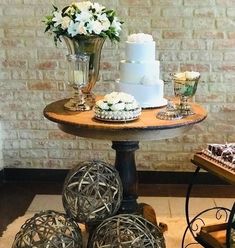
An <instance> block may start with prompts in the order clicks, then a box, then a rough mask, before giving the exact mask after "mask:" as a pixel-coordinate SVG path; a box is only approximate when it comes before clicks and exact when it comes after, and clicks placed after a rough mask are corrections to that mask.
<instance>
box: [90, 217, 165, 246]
mask: <svg viewBox="0 0 235 248" xmlns="http://www.w3.org/2000/svg"><path fill="white" fill-rule="evenodd" d="M88 247H89V248H98V247H99V248H106V247H125V248H129V247H136V248H143V247H144V248H165V247H166V246H165V240H164V237H163V234H162V232H161V230H160V229H159V227H157V226H155V225H153V224H152V223H150V222H149V221H147V220H145V219H144V218H143V217H141V216H139V215H133V214H120V215H116V216H113V217H110V218H108V219H106V220H105V221H103V222H102V223H101V224H100V225H99V226H98V227H97V228H96V229H95V231H94V232H93V234H92V236H91V238H90V240H89V244H88Z"/></svg>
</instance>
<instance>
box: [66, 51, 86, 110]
mask: <svg viewBox="0 0 235 248" xmlns="http://www.w3.org/2000/svg"><path fill="white" fill-rule="evenodd" d="M67 61H68V84H69V86H71V87H72V88H73V92H74V93H73V96H72V97H71V98H70V99H69V101H68V102H66V103H65V105H64V107H65V109H67V110H70V111H86V110H90V109H91V107H90V106H89V105H88V104H87V103H86V101H85V100H84V95H83V92H82V88H83V87H85V86H86V85H87V83H88V81H89V80H88V75H89V55H88V54H85V53H80V54H69V55H67Z"/></svg>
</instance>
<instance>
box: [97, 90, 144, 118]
mask: <svg viewBox="0 0 235 248" xmlns="http://www.w3.org/2000/svg"><path fill="white" fill-rule="evenodd" d="M94 111H95V118H97V119H100V120H107V121H130V120H135V119H137V118H138V117H139V116H140V114H141V107H140V106H139V104H138V102H137V101H136V100H135V98H134V97H133V96H132V95H129V94H127V93H124V92H112V93H110V94H107V95H105V96H104V98H103V99H102V100H99V101H97V102H96V104H95V108H94Z"/></svg>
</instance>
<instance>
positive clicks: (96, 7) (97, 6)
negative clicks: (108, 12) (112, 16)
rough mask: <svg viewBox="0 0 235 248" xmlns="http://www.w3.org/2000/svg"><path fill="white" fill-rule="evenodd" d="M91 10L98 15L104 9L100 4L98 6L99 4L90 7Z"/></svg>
mask: <svg viewBox="0 0 235 248" xmlns="http://www.w3.org/2000/svg"><path fill="white" fill-rule="evenodd" d="M92 8H93V9H95V12H96V13H100V12H102V10H104V9H105V7H104V6H103V5H101V4H99V3H94V4H93V5H92Z"/></svg>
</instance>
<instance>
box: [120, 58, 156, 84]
mask: <svg viewBox="0 0 235 248" xmlns="http://www.w3.org/2000/svg"><path fill="white" fill-rule="evenodd" d="M159 66H160V64H159V61H158V60H155V61H150V62H142V63H141V62H139V63H138V62H134V63H132V62H128V61H126V60H122V61H121V62H120V81H121V82H123V83H129V84H132V83H133V84H155V83H156V82H157V81H158V80H159Z"/></svg>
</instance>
